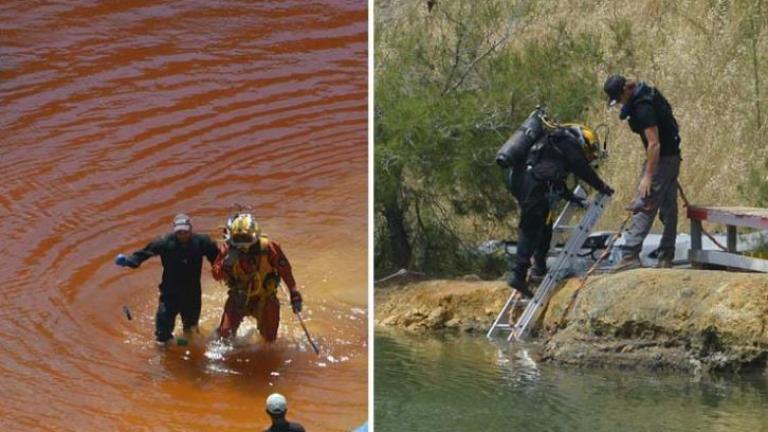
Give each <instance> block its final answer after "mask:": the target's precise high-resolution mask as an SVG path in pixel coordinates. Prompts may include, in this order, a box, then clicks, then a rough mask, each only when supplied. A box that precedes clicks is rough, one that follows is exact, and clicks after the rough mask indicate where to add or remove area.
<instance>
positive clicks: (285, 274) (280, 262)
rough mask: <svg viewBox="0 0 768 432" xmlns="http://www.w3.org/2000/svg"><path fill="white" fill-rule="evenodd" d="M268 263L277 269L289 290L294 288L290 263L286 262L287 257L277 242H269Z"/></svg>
mask: <svg viewBox="0 0 768 432" xmlns="http://www.w3.org/2000/svg"><path fill="white" fill-rule="evenodd" d="M269 264H270V265H271V266H272V268H274V269H275V270H277V273H278V274H279V275H280V279H282V280H284V281H285V285H286V286H287V287H288V290H289V291H290V292H294V291H297V290H296V280H294V278H293V271H292V270H291V263H290V262H288V258H287V257H286V256H285V253H283V249H282V248H281V247H280V245H279V244H278V243H277V242H274V241H270V242H269Z"/></svg>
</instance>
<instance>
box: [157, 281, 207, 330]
mask: <svg viewBox="0 0 768 432" xmlns="http://www.w3.org/2000/svg"><path fill="white" fill-rule="evenodd" d="M201 306H202V304H201V294H200V292H199V291H197V292H192V293H191V294H186V295H184V296H183V297H179V296H169V295H166V294H160V301H159V302H158V305H157V313H156V314H155V338H156V339H157V340H158V341H160V342H165V341H167V340H169V339H171V338H172V337H173V328H174V327H175V326H176V315H181V323H182V325H183V326H184V331H189V330H190V329H191V328H192V327H195V326H196V325H197V323H198V321H200V309H201Z"/></svg>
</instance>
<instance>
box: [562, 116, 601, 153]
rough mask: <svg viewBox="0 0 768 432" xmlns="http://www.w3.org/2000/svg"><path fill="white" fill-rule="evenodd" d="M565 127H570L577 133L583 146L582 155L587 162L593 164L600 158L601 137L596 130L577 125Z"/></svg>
mask: <svg viewBox="0 0 768 432" xmlns="http://www.w3.org/2000/svg"><path fill="white" fill-rule="evenodd" d="M563 126H568V127H570V128H571V130H572V131H574V132H575V133H576V135H577V137H578V139H579V144H580V146H581V154H583V155H584V157H585V158H586V159H587V162H590V163H591V162H594V161H595V160H597V159H599V158H600V136H599V135H597V132H596V131H595V130H594V129H592V128H590V127H588V126H584V125H580V124H576V123H570V124H567V125H563Z"/></svg>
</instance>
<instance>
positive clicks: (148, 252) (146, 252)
mask: <svg viewBox="0 0 768 432" xmlns="http://www.w3.org/2000/svg"><path fill="white" fill-rule="evenodd" d="M163 244H164V239H163V238H159V239H156V240H154V241H152V242H150V243H149V244H147V245H146V246H144V248H143V249H139V250H137V251H136V252H134V253H132V254H130V255H129V256H127V257H126V258H125V265H127V266H128V267H130V268H137V267H139V266H140V265H141V263H143V262H144V261H146V260H148V259H150V258H152V257H153V256H155V255H160V252H162V250H163Z"/></svg>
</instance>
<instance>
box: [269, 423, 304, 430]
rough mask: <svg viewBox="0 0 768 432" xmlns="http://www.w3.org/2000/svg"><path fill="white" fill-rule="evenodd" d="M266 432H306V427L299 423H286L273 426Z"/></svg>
mask: <svg viewBox="0 0 768 432" xmlns="http://www.w3.org/2000/svg"><path fill="white" fill-rule="evenodd" d="M264 432H304V426H302V425H300V424H298V423H291V422H285V423H280V424H272V426H270V427H269V428H268V429H264Z"/></svg>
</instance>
